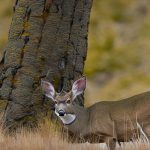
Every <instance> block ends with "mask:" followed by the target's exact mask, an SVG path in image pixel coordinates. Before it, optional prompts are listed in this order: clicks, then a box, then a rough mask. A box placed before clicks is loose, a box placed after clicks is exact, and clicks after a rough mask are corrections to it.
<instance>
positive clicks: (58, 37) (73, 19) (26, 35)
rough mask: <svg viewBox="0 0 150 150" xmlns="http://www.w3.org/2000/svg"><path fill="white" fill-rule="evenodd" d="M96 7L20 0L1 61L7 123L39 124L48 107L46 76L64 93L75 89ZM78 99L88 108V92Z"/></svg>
mask: <svg viewBox="0 0 150 150" xmlns="http://www.w3.org/2000/svg"><path fill="white" fill-rule="evenodd" d="M91 6H92V0H53V1H52V0H32V1H31V0H16V3H15V6H14V16H13V19H12V23H11V27H10V32H9V37H8V43H7V45H6V48H5V50H4V56H3V59H2V60H1V64H0V68H1V75H0V81H1V82H0V83H1V89H0V96H1V99H3V100H4V99H5V100H7V107H6V110H5V115H4V118H3V121H4V126H5V127H7V128H8V129H10V130H14V129H16V128H17V127H18V126H20V125H21V126H22V125H29V126H31V127H32V126H35V125H36V122H37V118H38V116H39V114H40V112H41V111H43V109H44V108H47V107H45V106H46V105H45V97H43V95H42V92H41V88H40V79H41V78H43V77H46V78H47V80H49V81H50V82H52V83H53V84H54V85H55V88H56V89H57V91H58V92H60V91H61V90H62V88H63V89H64V90H66V91H68V90H70V88H71V84H72V82H73V81H74V80H75V79H77V78H78V77H80V76H82V74H83V68H84V61H85V59H86V54H87V35H88V23H89V16H90V10H91ZM76 102H77V103H78V104H79V105H82V106H83V104H84V101H83V96H81V97H78V99H77V100H76ZM46 103H47V102H46Z"/></svg>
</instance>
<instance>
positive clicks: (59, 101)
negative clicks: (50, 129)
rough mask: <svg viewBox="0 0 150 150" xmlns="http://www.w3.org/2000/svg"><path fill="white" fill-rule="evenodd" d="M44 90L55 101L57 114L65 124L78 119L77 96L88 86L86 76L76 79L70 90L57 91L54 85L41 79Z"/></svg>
mask: <svg viewBox="0 0 150 150" xmlns="http://www.w3.org/2000/svg"><path fill="white" fill-rule="evenodd" d="M41 86H42V90H43V91H44V93H45V95H46V96H47V97H49V98H50V99H51V100H53V101H54V103H55V114H56V115H57V116H58V117H59V118H60V119H61V120H62V121H63V123H64V124H71V123H72V122H74V120H75V119H76V114H75V106H74V105H75V104H73V101H74V100H75V98H76V97H77V96H78V95H80V94H82V93H83V92H84V90H85V88H86V78H85V77H82V78H80V79H78V80H77V81H75V82H74V83H73V85H72V89H71V90H70V92H64V91H63V92H61V93H57V92H56V91H55V89H54V86H53V85H52V84H51V83H50V82H47V81H44V80H41Z"/></svg>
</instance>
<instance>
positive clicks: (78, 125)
mask: <svg viewBox="0 0 150 150" xmlns="http://www.w3.org/2000/svg"><path fill="white" fill-rule="evenodd" d="M74 112H75V113H74V114H75V120H74V121H73V122H72V123H71V124H68V125H65V127H66V128H67V129H68V130H70V131H72V132H73V133H77V134H84V133H87V131H88V126H89V123H88V121H89V111H88V109H87V108H84V107H81V106H79V105H77V106H75V109H74Z"/></svg>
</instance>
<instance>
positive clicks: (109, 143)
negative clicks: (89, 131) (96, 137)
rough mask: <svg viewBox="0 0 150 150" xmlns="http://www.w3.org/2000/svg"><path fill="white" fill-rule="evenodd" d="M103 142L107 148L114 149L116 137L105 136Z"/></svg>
mask: <svg viewBox="0 0 150 150" xmlns="http://www.w3.org/2000/svg"><path fill="white" fill-rule="evenodd" d="M105 143H106V145H107V148H108V150H115V148H116V139H114V138H110V137H108V138H106V140H105Z"/></svg>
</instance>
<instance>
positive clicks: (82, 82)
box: [72, 77, 86, 100]
mask: <svg viewBox="0 0 150 150" xmlns="http://www.w3.org/2000/svg"><path fill="white" fill-rule="evenodd" d="M85 88H86V77H82V78H80V79H79V80H77V81H75V82H74V83H73V86H72V95H73V100H74V99H75V98H76V97H77V96H78V95H80V94H82V93H83V92H84V90H85Z"/></svg>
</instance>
